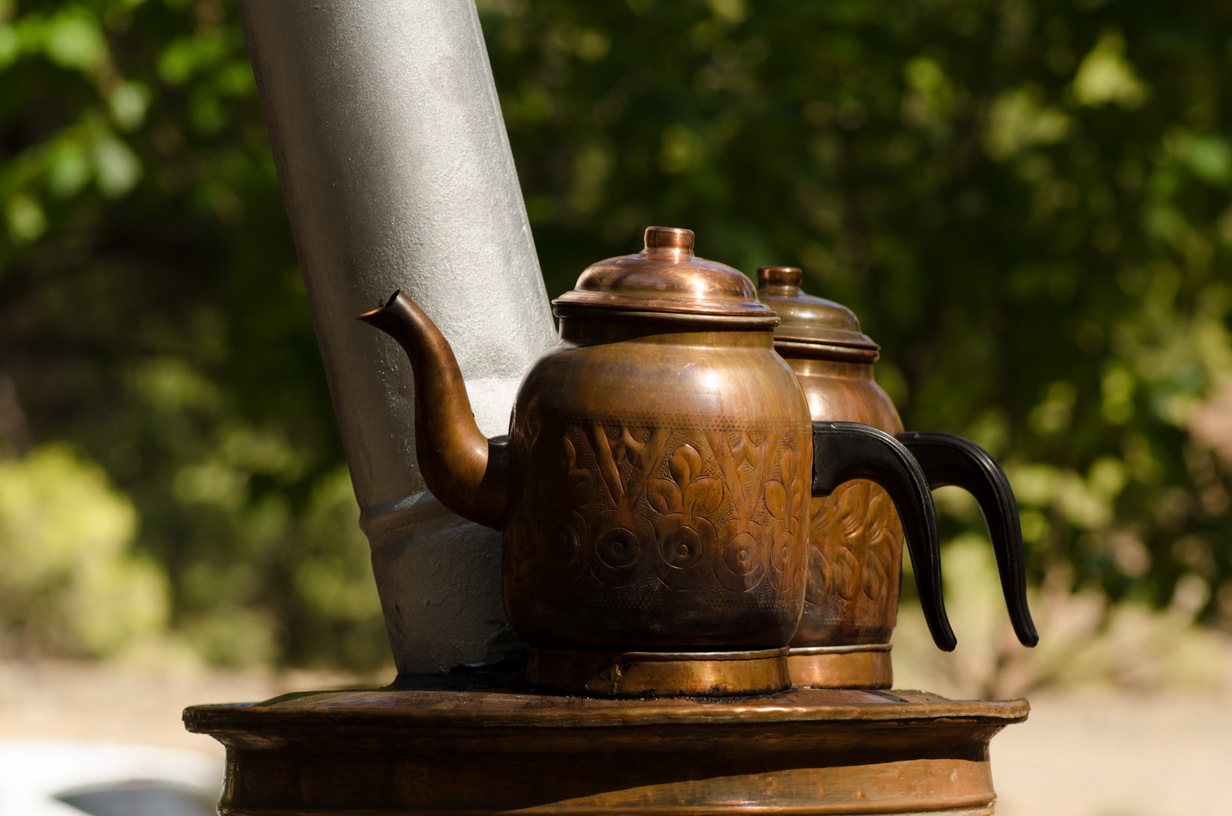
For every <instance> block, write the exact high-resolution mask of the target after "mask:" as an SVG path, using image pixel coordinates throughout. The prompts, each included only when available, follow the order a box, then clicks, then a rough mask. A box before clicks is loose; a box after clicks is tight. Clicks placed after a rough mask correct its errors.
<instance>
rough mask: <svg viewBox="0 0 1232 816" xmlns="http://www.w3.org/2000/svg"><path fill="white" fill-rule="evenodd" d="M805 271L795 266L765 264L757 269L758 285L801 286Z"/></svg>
mask: <svg viewBox="0 0 1232 816" xmlns="http://www.w3.org/2000/svg"><path fill="white" fill-rule="evenodd" d="M803 282H804V271H803V270H801V269H799V268H798V267H795V266H763V267H760V268H758V270H757V285H758V286H772V285H778V286H790V287H793V288H795V289H799V288H800V284H801V283H803Z"/></svg>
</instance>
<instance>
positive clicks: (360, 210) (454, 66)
mask: <svg viewBox="0 0 1232 816" xmlns="http://www.w3.org/2000/svg"><path fill="white" fill-rule="evenodd" d="M239 10H240V16H241V20H242V23H243V26H244V34H245V38H246V40H247V43H248V53H249V55H250V57H251V59H252V64H253V70H254V72H255V74H256V78H257V88H258V90H259V93H260V97H261V107H262V111H263V113H264V116H265V122H266V127H267V128H268V130H269V135H270V142H271V144H272V146H273V151H274V160H275V163H276V164H277V167H278V177H279V181H280V183H281V185H282V195H283V200H284V202H285V204H286V208H287V214H288V216H289V218H290V222H291V229H292V232H293V234H294V237H295V245H296V251H297V253H298V255H299V261H300V266H301V269H302V271H303V275H304V282H305V284H306V286H307V291H308V299H309V303H310V306H311V310H312V319H313V323H314V325H315V327H316V332H317V339H318V341H319V343H320V346H321V355H322V357H323V359H324V362H325V370H326V376H327V378H328V381H329V389H330V393H331V395H332V397H333V403H334V410H335V413H336V414H337V418H338V426H339V430H340V432H341V434H342V441H343V445H344V448H345V450H346V456H347V462H348V465H349V466H350V470H351V479H352V482H353V484H354V487H355V495H356V498H357V499H358V500H359V505H360V509H361V517H360V518H361V521H360V524H361V526H362V527H363V529H364V532H365V533H366V534H367V535H368V539H369V541H370V543H371V545H372V564H373V570H374V573H375V575H376V580H377V588H378V591H379V592H380V595H381V603H382V606H383V609H384V612H385V620H386V627H387V630H388V632H389V637H390V644H391V646H392V648H393V651H394V658H395V662H396V663H397V666H398V670H399V672H400V673H414V672H432V671H442V670H446V669H448V668H451V667H453V666H457V665H462V664H476V663H484V662H490V661H493V660H497V659H499V658H500V657H502V656H503V655H504V653H505V652H506V651H507V650H508V649H509V648H510V647H511V646H512V645H514V644H516V639H514V637H513V636H512V634H511V633H510V632H509V630H508V624H507V622H506V621H505V617H504V611H503V607H502V604H501V596H500V575H499V570H500V535H499V534H498V533H494V532H492V531H490V530H487V529H485V528H482V527H479V526H478V525H474V524H471V523H469V522H465V521H463V520H462V519H460V518H458V517H457V516H454V515H453V514H452V513H450V512H448V511H446V510H445V509H444V508H442V507H441V506H440V505H439V504H438V503H437V502H436V501H435V500H434V499H433V498H432V497H431V495H430V494H428V493H426V492H425V489H424V484H423V481H422V479H421V478H420V475H419V470H418V466H417V464H416V461H415V441H414V439H413V433H412V429H413V427H414V422H413V420H414V416H413V411H412V385H411V372H410V367H409V365H408V363H407V360H406V356H405V355H404V354H402V352H401V350H400V349H399V348H398V347H397V346H396V344H394V343H393V342H392V341H391V340H389V339H388V338H386V337H384V336H383V335H381V334H380V333H379V332H374V331H372V330H371V329H370V328H369V327H367V326H364V325H362V324H360V323H357V322H356V320H355V317H356V315H358V314H360V313H361V312H364V311H367V310H369V309H372V308H375V307H377V306H380V305H381V304H382V303H384V301H385V300H386V299H387V298H388V296H389V295H390V294H391V293H392V292H393V291H394V290H395V289H399V288H401V289H405V290H406V291H407V292H408V293H409V294H410V295H411V296H412V297H413V298H414V299H415V300H416V301H417V302H418V303H419V304H420V305H421V306H422V307H423V308H424V310H425V311H426V312H427V313H428V314H429V315H430V316H431V317H432V319H433V320H434V321H435V322H436V324H437V326H439V327H440V329H441V331H442V332H443V333H444V334H445V337H446V338H447V339H448V340H449V341H450V343H451V344H452V345H453V349H454V353H455V354H456V355H457V358H458V362H459V364H460V365H461V367H462V371H463V374H464V375H465V377H466V380H467V385H468V388H469V390H470V396H471V404H472V406H473V407H474V410H475V417H476V419H477V420H478V422H479V426H480V428H481V429H483V431H484V432H485V433H487V434H489V435H496V434H501V433H505V432H506V431H507V429H508V422H509V411H510V407H511V406H512V405H513V397H514V392H515V390H516V388H517V385H518V383H519V382H520V381H521V379H522V376H523V374H524V373H525V372H526V370H527V369H528V368H529V367H530V364H531V363H532V362H533V361H534V360H535V359H537V358H538V357H539V355H540V354H541V353H542V352H543V351H544V350H545V349H547V348H548V347H549V346H551V345H552V344H554V343H555V342H556V338H555V333H554V330H553V327H552V320H551V315H550V314H549V311H548V304H547V296H546V293H545V291H544V286H543V280H542V278H541V276H540V273H539V264H538V260H537V258H536V256H535V249H534V244H533V241H532V238H531V232H530V225H529V224H528V222H527V219H526V209H525V205H524V204H523V201H522V193H521V189H520V188H519V186H518V181H517V173H516V171H515V169H514V164H513V156H512V154H511V153H510V149H509V141H508V137H507V136H506V133H505V127H504V122H503V120H502V118H501V113H500V105H499V103H498V101H497V97H496V87H495V84H494V82H493V79H492V69H491V67H490V65H489V63H488V56H487V51H486V50H485V48H484V42H483V34H482V32H481V31H480V28H479V18H478V15H477V13H476V11H475V5H474V2H473V0H416V2H414V3H407V2H405V1H404V0H315V1H314V2H306V1H305V0H239Z"/></svg>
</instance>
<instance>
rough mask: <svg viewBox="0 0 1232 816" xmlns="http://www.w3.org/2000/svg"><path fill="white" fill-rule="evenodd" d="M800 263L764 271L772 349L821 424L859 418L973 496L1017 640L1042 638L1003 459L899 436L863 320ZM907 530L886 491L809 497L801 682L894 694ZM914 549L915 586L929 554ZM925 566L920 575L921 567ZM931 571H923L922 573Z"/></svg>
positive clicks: (795, 672)
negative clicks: (808, 288)
mask: <svg viewBox="0 0 1232 816" xmlns="http://www.w3.org/2000/svg"><path fill="white" fill-rule="evenodd" d="M802 279H803V274H802V272H801V271H800V270H799V269H796V268H794V267H762V268H761V269H758V270H757V281H758V290H757V293H758V297H760V298H761V300H762V302H763V303H765V304H767V305H769V306H770V307H771V308H773V309H774V310H775V312H776V313H777V314H778V315H779V317H780V318H781V323H780V324H779V326H778V328H777V329H776V330H775V348H776V349H777V350H778V352H779V354H780V355H782V356H783V358H784V359H786V360H787V363H788V365H790V366H791V369H792V371H793V372H795V375H796V378H797V379H798V380H799V382H800V385H801V387H802V388H803V389H804V393H805V396H806V398H807V399H808V403H809V410H810V413H811V416H812V418H813V419H814V420H846V421H853V422H862V423H867V424H869V425H873V426H875V427H878V428H881V429H882V430H884V431H886V432H887V433H890V434H894V435H896V437H897V438H898V439H899V441H901V442H903V443H904V445H905V446H906V447H907V449H908V450H910V451H911V453H912V455H913V456H914V457H915V458H916V459H917V461H919V463H920V465H921V466H922V467H923V469H924V471H925V473H926V475H927V477H928V480H929V484H930V487H933V488H937V487H942V486H946V485H957V486H958V487H961V488H963V489H965V490H967V491H968V492H970V493H971V494H972V495H974V496H975V498H976V500H977V502H978V503H979V506H980V510H981V511H982V512H983V514H984V518H985V521H986V523H987V525H988V528H989V532H990V534H991V539H992V543H993V548H994V550H995V552H996V557H997V568H998V570H999V572H1000V577H1001V586H1002V590H1003V591H1004V593H1005V598H1006V602H1007V605H1008V607H1009V612H1010V620H1011V622H1012V623H1013V626H1014V631H1015V633H1016V634H1017V635H1018V638H1019V640H1021V641H1022V643H1024V644H1026V645H1028V646H1034V645H1035V644H1036V642H1037V641H1038V640H1039V636H1038V635H1037V634H1036V631H1035V626H1034V624H1033V623H1032V621H1031V614H1030V611H1029V610H1028V608H1027V599H1026V576H1025V568H1024V565H1023V550H1022V532H1021V529H1020V527H1019V522H1018V510H1017V506H1016V504H1015V502H1014V493H1013V490H1012V489H1011V487H1010V483H1009V481H1008V480H1007V479H1006V477H1005V474H1004V472H1002V470H1001V468H1000V466H998V465H997V463H996V461H995V460H994V459H993V458H992V457H991V456H989V455H988V454H987V453H986V452H985V451H984V450H982V449H981V448H979V447H978V446H976V445H975V444H973V443H971V442H969V441H967V440H965V439H962V438H960V437H956V436H950V435H948V434H940V433H904V432H903V425H902V422H901V421H900V420H899V417H898V412H897V411H896V410H895V409H894V405H893V403H891V401H890V398H889V397H888V396H887V395H886V393H885V392H884V391H883V390H882V389H881V387H880V386H878V385H877V383H876V381H875V380H874V379H873V363H874V362H875V361H876V360H877V358H878V356H879V351H880V350H879V347H878V346H877V344H876V343H874V342H873V341H872V340H871V339H869V338H868V337H867V336H866V335H864V334H863V333H862V332H861V330H860V323H859V320H857V318H856V316H855V315H854V314H853V313H852V312H851V311H850V310H849V309H847V308H846V307H844V306H842V305H840V304H838V303H834V302H833V301H829V300H823V299H821V298H816V297H810V296H809V295H806V294H804V293H803V292H802V291H801V289H800V283H801V281H802ZM902 540H903V531H902V527H901V525H900V523H899V519H898V516H897V514H896V513H895V511H894V508H893V506H892V503H891V502H890V500H889V497H888V496H887V495H886V493H885V491H884V490H883V489H882V488H880V487H879V486H878V485H876V484H874V483H872V482H869V481H864V480H859V481H852V482H848V483H846V484H844V485H842V486H840V487H839V488H838V489H837V490H835V491H834V492H833V493H831V494H830V495H829V496H826V497H817V498H814V499H813V500H812V506H811V509H810V520H809V541H808V554H807V559H806V560H807V565H806V567H805V569H806V574H807V585H806V587H807V588H806V594H805V605H804V614H803V617H802V619H801V622H800V627H799V628H798V629H797V631H796V634H795V637H794V638H793V639H792V642H791V656H790V660H789V662H790V666H791V673H792V680H793V682H794V683H795V684H796V685H800V686H815V687H872V688H878V687H880V688H888V687H889V686H890V684H891V680H892V668H891V664H890V636H891V634H892V633H893V631H894V625H895V622H896V620H897V616H898V598H899V589H900V578H901V569H900V568H901V564H902ZM911 543H912V542H911V540H910V538H908V546H909V551H910V553H911V555H912V562H913V564H914V566H915V573H916V576H917V580H919V579H920V577H921V576H923V577H924V581H925V584H932V583H934V582H936V581H938V580H939V578H938V577H937V576H934V575H932V574H929V573H930V572H931V571H932V570H933V569H934V568H935V564H934V563H933V562H932V561H931V554H929V553H919V552H917V550H916V549H915V548H913V547H911ZM922 568H923V569H922ZM926 571H928V572H926Z"/></svg>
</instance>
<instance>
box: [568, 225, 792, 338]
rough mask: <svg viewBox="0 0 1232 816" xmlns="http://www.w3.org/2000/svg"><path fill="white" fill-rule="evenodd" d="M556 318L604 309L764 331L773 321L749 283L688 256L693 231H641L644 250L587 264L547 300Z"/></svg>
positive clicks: (719, 266)
mask: <svg viewBox="0 0 1232 816" xmlns="http://www.w3.org/2000/svg"><path fill="white" fill-rule="evenodd" d="M552 305H553V306H554V307H555V312H556V314H557V315H562V316H569V315H576V314H578V311H579V310H586V311H589V310H591V309H604V310H608V313H610V314H615V313H620V314H621V315H622V316H625V317H638V316H641V317H648V318H654V319H658V320H680V319H685V320H693V319H697V318H703V319H705V320H707V321H714V320H719V321H721V322H724V323H728V322H731V323H736V324H740V325H742V326H745V327H759V328H770V327H772V326H774V325H775V324H776V323H778V317H776V316H775V314H774V311H773V310H772V309H771V308H770V307H768V306H767V305H765V304H763V303H761V302H760V301H759V300H758V299H757V290H756V289H755V288H754V287H753V282H752V281H750V280H749V279H748V278H747V277H745V275H744V274H743V273H742V272H740V271H738V270H736V269H733V268H731V267H730V266H725V265H724V264H721V263H716V262H715V261H707V260H705V259H704V258H698V257H696V256H695V255H694V254H693V231H692V230H687V229H678V228H675V227H647V228H646V248H645V249H643V250H642V251H641V252H639V253H637V254H636V255H622V256H621V257H619V258H608V259H607V260H605V261H599V262H598V263H595V264H591V265H590V266H588V267H587V268H586V270H585V271H583V272H582V275H581V277H579V278H578V281H577V285H576V286H575V287H574V288H573V291H571V292H566V293H565V294H563V295H561V296H560V297H558V298H557V299H556V300H554V301H552Z"/></svg>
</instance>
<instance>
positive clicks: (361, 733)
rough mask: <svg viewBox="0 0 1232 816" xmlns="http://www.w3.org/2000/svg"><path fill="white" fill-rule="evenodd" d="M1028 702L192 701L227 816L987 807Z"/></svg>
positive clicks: (449, 697)
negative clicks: (217, 769) (212, 747)
mask: <svg viewBox="0 0 1232 816" xmlns="http://www.w3.org/2000/svg"><path fill="white" fill-rule="evenodd" d="M1027 712H1028V706H1027V703H1026V701H1025V700H1016V701H1010V702H953V701H949V700H945V699H943V698H940V697H937V696H934V695H930V694H925V693H922V692H908V691H895V692H892V693H890V692H874V691H857V690H833V689H796V690H793V691H791V692H788V693H785V694H780V695H776V696H771V697H765V698H761V699H745V700H733V701H724V700H710V701H700V700H687V699H677V700H622V701H611V700H596V699H579V698H575V697H565V696H544V695H535V694H532V693H529V692H527V691H525V690H518V689H517V688H507V687H505V684H504V683H502V682H500V681H499V680H497V681H493V680H491V679H489V682H486V683H482V684H478V685H476V684H468V683H466V682H465V681H459V680H458V679H456V678H450V677H446V678H438V679H434V680H430V681H425V682H423V683H421V684H418V685H416V686H415V687H413V688H412V687H404V690H401V691H394V690H376V691H341V692H319V693H307V694H297V695H288V696H287V697H283V698H279V699H276V700H271V701H269V702H267V703H260V704H256V705H213V706H195V707H193V708H190V709H188V710H187V711H186V712H185V714H184V719H185V722H186V724H187V727H188V729H189V730H190V731H193V732H196V733H202V734H209V735H210V736H213V737H214V738H215V739H217V740H219V741H220V742H222V743H223V744H224V745H225V746H226V748H227V778H226V782H225V786H224V789H223V798H222V802H221V805H220V810H221V812H222V813H224V814H235V815H236V816H238V815H239V814H251V816H257V815H258V814H262V815H263V816H273V814H281V815H282V816H290V815H291V814H316V815H317V816H324V815H325V814H342V813H357V812H364V813H380V814H394V813H398V814H442V813H451V814H458V813H463V814H488V813H508V812H513V811H517V812H520V813H528V814H557V815H558V816H563V815H564V814H578V815H579V816H581V814H590V815H591V816H597V814H601V813H602V814H647V815H649V814H654V815H655V816H666V815H667V814H673V815H674V816H684V814H698V815H699V816H700V815H701V814H737V813H741V814H743V813H766V814H768V813H791V814H830V815H831V816H839V815H842V814H883V813H898V814H904V813H925V812H927V813H931V814H965V815H966V816H971V815H972V814H990V813H992V811H993V803H994V801H995V798H996V794H995V792H994V790H993V785H992V777H991V773H990V766H989V758H988V742H989V740H990V739H991V738H992V737H993V735H995V734H996V733H997V732H998V731H1000V730H1001V729H1002V728H1003V727H1005V726H1006V725H1010V724H1012V723H1016V722H1021V721H1023V720H1024V719H1025V718H1026V716H1027Z"/></svg>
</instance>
